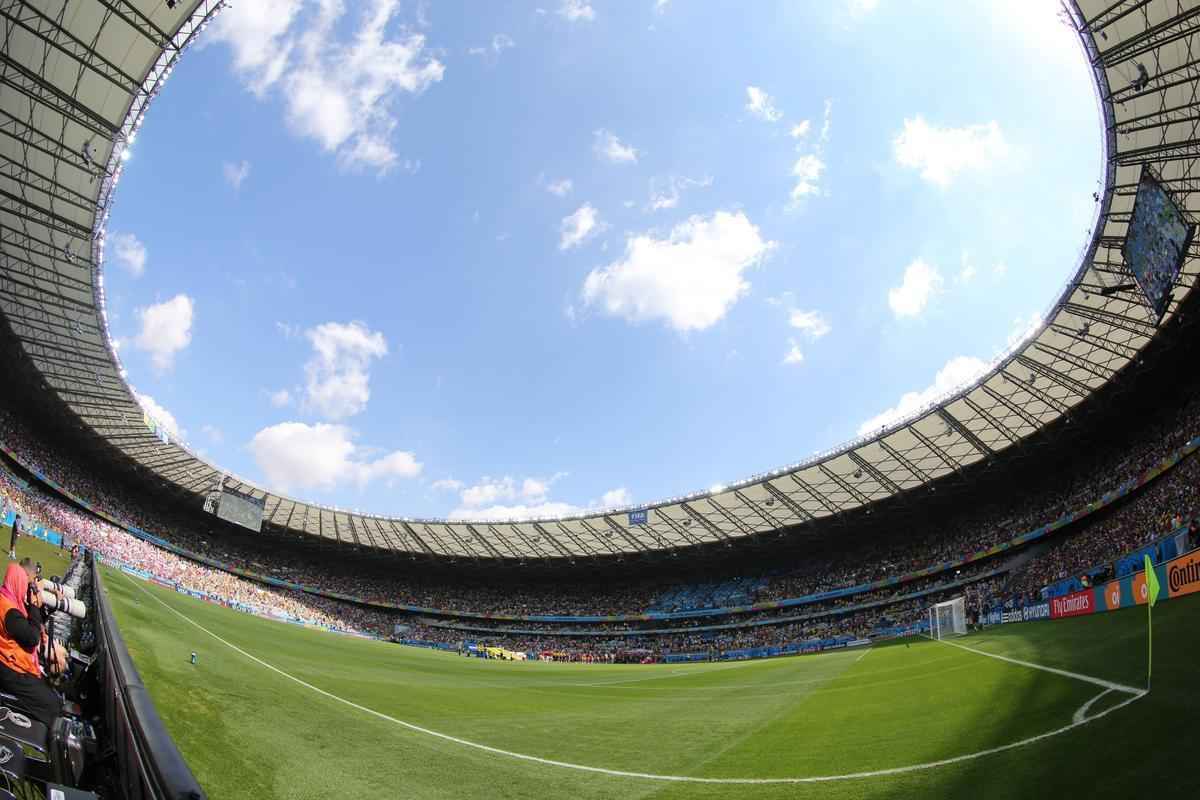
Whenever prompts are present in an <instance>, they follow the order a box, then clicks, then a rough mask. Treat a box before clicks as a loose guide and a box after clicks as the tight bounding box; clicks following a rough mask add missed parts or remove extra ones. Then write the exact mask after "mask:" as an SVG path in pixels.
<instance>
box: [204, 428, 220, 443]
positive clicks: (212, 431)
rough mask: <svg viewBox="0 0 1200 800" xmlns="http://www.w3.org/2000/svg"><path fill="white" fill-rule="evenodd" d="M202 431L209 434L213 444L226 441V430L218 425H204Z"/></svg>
mask: <svg viewBox="0 0 1200 800" xmlns="http://www.w3.org/2000/svg"><path fill="white" fill-rule="evenodd" d="M200 432H201V433H203V434H204V435H205V436H207V437H208V439H209V441H211V442H212V443H213V444H221V443H222V442H224V441H225V432H224V431H222V430H221V429H220V428H218V427H217V426H216V425H203V426H201V428H200Z"/></svg>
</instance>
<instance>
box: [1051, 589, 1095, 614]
mask: <svg viewBox="0 0 1200 800" xmlns="http://www.w3.org/2000/svg"><path fill="white" fill-rule="evenodd" d="M1095 597H1096V596H1095V594H1094V593H1093V592H1092V590H1091V589H1084V590H1083V591H1082V592H1074V593H1072V594H1069V595H1066V596H1065V597H1052V598H1050V618H1051V619H1062V618H1063V617H1082V616H1083V615H1084V614H1091V613H1093V612H1094V611H1095V610H1096V602H1095Z"/></svg>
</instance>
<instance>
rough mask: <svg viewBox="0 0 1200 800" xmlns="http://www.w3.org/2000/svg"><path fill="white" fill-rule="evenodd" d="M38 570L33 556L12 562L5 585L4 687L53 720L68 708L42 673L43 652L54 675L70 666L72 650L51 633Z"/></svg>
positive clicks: (26, 707) (0, 650) (1, 616)
mask: <svg viewBox="0 0 1200 800" xmlns="http://www.w3.org/2000/svg"><path fill="white" fill-rule="evenodd" d="M33 570H34V567H33V565H32V564H31V563H30V561H29V559H28V558H25V559H22V560H21V562H20V563H19V564H16V563H10V564H9V565H8V571H7V572H5V573H4V585H3V586H2V587H0V691H2V692H5V693H7V694H11V695H13V696H15V697H16V698H18V700H19V701H20V704H21V707H22V709H21V710H23V711H25V712H27V713H28V714H29V715H30V716H31V717H33V718H35V719H37V720H39V721H41V722H43V723H45V724H46V725H50V724H51V723H53V721H54V718H55V717H57V716H59V715H60V714H61V713H62V700H61V698H59V696H58V694H57V693H56V692H55V691H54V690H53V689H51V688H50V686H49V684H47V683H46V681H45V679H44V678H43V677H42V676H43V672H42V665H41V661H40V659H39V657H38V656H39V651H40V652H41V653H42V654H43V655H44V656H45V660H46V663H47V666H48V668H49V669H50V672H51V673H54V674H57V673H59V672H62V671H63V669H64V668H65V666H66V651H65V650H63V647H62V645H60V644H58V643H57V642H52V641H51V640H50V638H49V636H48V635H47V633H46V621H47V617H48V616H49V614H48V613H47V612H45V611H44V610H43V608H42V595H41V591H40V590H39V588H38V585H37V584H36V583H35V582H33V580H32V573H33ZM61 602H62V598H61V597H60V598H59V603H61Z"/></svg>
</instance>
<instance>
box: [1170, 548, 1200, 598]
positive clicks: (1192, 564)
mask: <svg viewBox="0 0 1200 800" xmlns="http://www.w3.org/2000/svg"><path fill="white" fill-rule="evenodd" d="M1166 586H1167V596H1168V597H1181V596H1183V595H1185V594H1192V593H1193V592H1200V551H1192V553H1191V554H1189V555H1185V556H1180V557H1179V558H1176V559H1174V560H1172V561H1168V562H1167V581H1166Z"/></svg>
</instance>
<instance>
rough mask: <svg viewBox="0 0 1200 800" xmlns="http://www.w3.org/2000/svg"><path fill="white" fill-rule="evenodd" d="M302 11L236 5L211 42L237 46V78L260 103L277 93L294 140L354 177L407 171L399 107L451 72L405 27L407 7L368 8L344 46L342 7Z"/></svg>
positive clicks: (330, 4)
mask: <svg viewBox="0 0 1200 800" xmlns="http://www.w3.org/2000/svg"><path fill="white" fill-rule="evenodd" d="M303 5H304V4H303V3H302V2H301V0H266V1H265V2H253V3H234V4H233V5H232V7H231V8H229V9H228V10H226V11H225V12H224V13H222V14H221V15H219V16H218V17H217V19H216V21H215V24H214V30H213V32H212V34H211V36H212V39H213V40H214V41H223V42H226V43H227V44H229V46H230V47H231V48H232V50H233V67H234V70H235V71H236V72H237V73H238V74H239V75H240V76H241V77H242V78H243V80H244V81H245V83H246V86H247V88H249V89H250V90H251V91H252V92H254V93H255V94H256V95H258V96H260V97H262V96H264V95H265V94H266V93H267V92H268V91H269V90H272V89H274V88H278V89H279V91H280V92H281V93H282V95H283V100H284V112H285V118H286V120H287V122H288V125H289V126H290V127H291V128H292V130H293V131H294V132H295V133H297V134H299V135H300V136H304V137H307V138H310V139H313V140H315V141H316V142H318V143H319V144H320V145H321V147H322V148H324V149H325V150H326V151H327V152H330V153H334V154H336V155H337V158H338V161H339V163H341V164H342V165H343V166H344V167H346V168H349V169H360V168H368V169H373V170H376V171H377V172H379V173H380V174H383V173H385V172H387V171H388V170H390V169H392V168H393V167H395V166H397V164H398V162H399V157H398V155H397V154H396V152H395V150H394V149H393V148H392V145H391V137H392V133H393V132H394V130H395V128H396V127H397V125H398V123H399V121H398V116H397V113H396V110H395V108H394V104H395V101H396V98H397V97H398V96H399V95H400V94H401V93H407V94H410V95H417V94H420V93H421V92H423V91H425V89H427V88H429V87H430V86H431V85H433V84H434V83H437V82H438V81H440V80H441V79H442V75H443V74H444V72H445V68H444V67H443V65H442V63H441V62H440V61H438V60H437V58H435V57H434V56H432V55H430V54H429V53H428V52H427V51H426V49H425V37H424V35H423V34H420V33H415V32H413V31H411V30H410V29H408V28H407V27H405V26H403V25H400V24H398V23H397V21H396V17H397V16H398V14H399V12H400V5H401V4H400V0H371V2H370V3H369V4H364V6H365V8H363V10H362V13H361V15H360V16H359V18H358V20H357V25H356V27H355V29H354V33H353V35H351V36H348V37H343V38H339V37H338V35H337V33H338V31H340V30H344V29H345V25H344V24H342V23H341V19H342V17H343V16H344V15H345V12H346V6H345V5H344V4H343V3H341V2H337V0H323V2H321V3H320V4H319V5H318V7H317V9H316V10H315V11H314V12H313V13H308V14H301V13H300V11H301V8H302V6H303ZM354 7H355V8H356V9H358V8H360V6H359V5H358V4H355V6H354ZM389 29H391V30H392V32H393V35H392V37H391V38H388V36H387V33H388V30H389Z"/></svg>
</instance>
